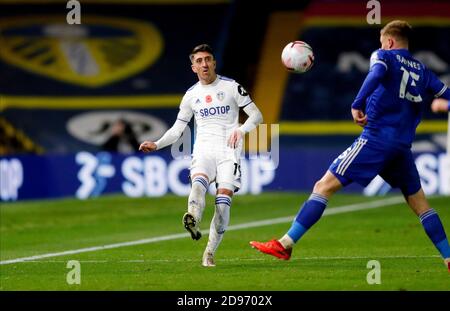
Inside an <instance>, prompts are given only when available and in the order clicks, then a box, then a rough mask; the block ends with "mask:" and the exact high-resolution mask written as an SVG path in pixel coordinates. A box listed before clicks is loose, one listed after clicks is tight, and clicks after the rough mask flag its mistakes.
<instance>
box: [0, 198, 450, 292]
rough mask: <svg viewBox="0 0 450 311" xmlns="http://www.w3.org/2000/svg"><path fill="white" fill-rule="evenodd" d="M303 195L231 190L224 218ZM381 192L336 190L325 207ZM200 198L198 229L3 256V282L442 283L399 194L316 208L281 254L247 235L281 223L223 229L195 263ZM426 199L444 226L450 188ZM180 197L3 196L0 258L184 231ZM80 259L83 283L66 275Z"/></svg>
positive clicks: (446, 281) (283, 212)
mask: <svg viewBox="0 0 450 311" xmlns="http://www.w3.org/2000/svg"><path fill="white" fill-rule="evenodd" d="M305 198H307V195H306V194H296V193H295V194H294V193H266V194H262V195H258V196H236V197H235V198H234V199H233V206H232V209H231V223H230V225H233V226H234V225H239V224H246V223H249V222H254V221H259V220H270V219H274V218H279V217H286V216H294V215H295V214H296V213H297V211H298V209H299V206H300V204H301V203H302V202H303V200H305ZM381 199H382V198H367V197H363V196H359V195H343V194H341V195H337V196H335V197H334V198H333V199H332V201H331V202H330V204H329V207H328V209H329V210H331V209H333V208H336V207H340V206H344V205H349V204H354V203H363V204H365V203H366V202H368V201H370V200H381ZM213 202H214V201H213V197H212V196H208V199H207V207H206V211H205V215H204V219H203V222H202V232H203V233H204V236H203V238H202V239H201V240H199V241H192V240H191V239H190V238H189V237H187V236H186V237H182V238H177V239H169V240H165V241H159V242H154V243H147V244H141V245H132V246H123V247H117V248H111V249H104V250H96V251H92V252H83V253H77V254H69V255H65V256H55V257H48V258H43V259H38V260H33V261H27V262H18V263H12V264H2V265H0V290H158V291H159V290H161V291H163V290H182V291H186V290H188V291H190V290H196V291H198V290H258V291H259V290H261V291H264V290H276V291H278V290H287V291H300V290H370V291H372V290H447V291H448V290H450V277H449V276H450V275H449V273H448V272H447V269H446V268H445V266H444V264H443V261H442V259H441V258H440V257H439V254H438V252H437V250H436V249H435V248H434V246H433V245H432V243H431V242H430V241H429V240H428V237H427V236H426V235H425V233H424V231H423V228H422V226H421V224H420V221H419V219H418V218H417V217H416V216H415V215H414V214H413V213H412V211H411V210H410V209H409V208H408V207H407V206H406V204H404V203H401V204H394V205H389V206H383V207H379V208H374V209H365V210H359V211H351V212H346V213H341V214H335V215H327V216H325V217H323V218H322V219H321V220H320V221H319V223H317V224H316V226H314V227H313V228H312V229H311V230H310V231H309V232H308V233H307V234H306V235H305V236H304V237H303V239H302V240H301V241H300V242H299V243H298V244H297V245H296V247H295V249H294V251H293V256H292V258H291V260H289V261H281V260H278V259H276V258H273V257H271V256H267V255H264V254H261V253H259V252H258V251H256V250H254V249H252V248H251V247H250V246H249V244H248V243H249V241H250V240H268V239H271V238H278V237H280V236H281V235H282V234H284V233H285V232H286V231H287V229H288V228H289V226H290V223H289V222H285V223H278V224H271V225H270V224H269V225H264V226H258V227H250V228H247V227H246V226H244V227H243V228H241V229H236V230H231V231H228V232H227V233H226V234H225V237H224V240H223V242H222V244H221V245H220V247H219V250H218V251H217V254H216V264H217V266H216V267H214V268H204V267H202V266H201V256H202V253H203V250H204V248H205V245H206V242H207V235H206V233H207V232H208V230H209V222H210V220H211V218H212V213H213ZM430 203H431V205H432V206H433V207H434V209H435V210H436V211H437V212H438V213H439V215H440V217H441V219H442V221H443V223H444V227H445V228H446V231H447V233H450V204H449V198H448V197H434V198H431V199H430ZM185 209H186V198H184V197H176V196H165V197H162V198H139V199H131V198H126V197H123V196H106V197H102V198H97V199H89V200H85V201H79V200H72V199H70V200H69V199H65V200H54V201H34V202H24V203H8V204H4V203H2V205H1V207H0V260H1V261H5V260H11V259H15V258H22V257H30V256H36V255H43V254H49V253H58V252H63V251H69V250H78V249H81V248H87V247H94V246H101V245H109V244H115V243H121V242H129V241H136V240H140V239H146V238H152V237H161V236H167V235H173V234H184V233H185V231H184V228H183V226H182V224H181V218H182V215H183V213H184V212H185ZM69 260H78V261H79V262H80V267H81V274H80V275H81V284H79V285H78V284H72V285H69V284H68V283H67V282H66V277H67V274H68V273H69V272H70V271H71V269H69V268H67V266H66V265H67V262H68V261H69ZM369 260H378V261H379V263H380V266H381V284H374V285H370V284H368V283H367V274H368V273H369V272H370V271H371V269H369V268H367V263H368V261H369Z"/></svg>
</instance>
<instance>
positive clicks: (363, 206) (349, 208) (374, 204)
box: [0, 197, 404, 265]
mask: <svg viewBox="0 0 450 311" xmlns="http://www.w3.org/2000/svg"><path fill="white" fill-rule="evenodd" d="M402 202H404V198H403V197H392V198H389V199H383V200H378V201H371V202H365V203H358V204H351V205H344V206H340V207H334V208H330V209H327V210H325V212H324V213H323V216H328V215H335V214H342V213H348V212H355V211H360V210H367V209H373V208H378V207H383V206H389V205H394V204H398V203H402ZM294 217H295V216H288V217H280V218H273V219H267V220H260V221H252V222H247V223H243V224H239V225H233V226H229V227H228V229H227V231H233V230H241V229H248V228H255V227H263V226H270V225H274V224H281V223H287V222H292V221H293V220H294ZM189 236H190V235H189V234H187V233H178V234H170V235H164V236H159V237H154V238H148V239H141V240H135V241H129V242H121V243H114V244H107V245H100V246H92V247H86V248H80V249H74V250H68V251H63V252H58V253H49V254H42V255H36V256H30V257H22V258H15V259H9V260H3V261H0V265H7V264H13V263H19V262H25V261H32V260H39V259H44V258H50V257H59V256H66V255H74V254H80V253H87V252H95V251H100V250H105V249H113V248H119V247H125V246H134V245H142V244H150V243H156V242H161V241H168V240H176V239H181V238H185V237H189Z"/></svg>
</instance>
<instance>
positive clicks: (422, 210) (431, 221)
mask: <svg viewBox="0 0 450 311" xmlns="http://www.w3.org/2000/svg"><path fill="white" fill-rule="evenodd" d="M407 202H408V204H409V206H410V207H411V209H412V210H413V211H414V212H415V213H416V214H417V215H418V216H419V218H420V222H421V223H422V226H423V228H424V230H425V232H426V234H427V235H428V237H429V238H430V240H431V242H433V244H434V246H435V247H436V248H437V250H438V251H439V253H440V254H441V256H442V258H443V259H444V263H445V265H446V267H447V269H448V271H449V272H450V246H449V244H448V240H447V235H446V234H445V230H444V226H443V225H442V222H441V219H440V218H439V215H438V214H437V212H436V211H435V210H434V209H432V208H430V207H429V205H428V202H427V200H426V198H425V194H424V192H423V190H422V189H420V190H419V191H418V192H417V193H415V194H413V195H410V196H407Z"/></svg>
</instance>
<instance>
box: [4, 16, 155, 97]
mask: <svg viewBox="0 0 450 311" xmlns="http://www.w3.org/2000/svg"><path fill="white" fill-rule="evenodd" d="M0 46H1V47H2V48H1V49H0V57H1V58H2V60H3V61H4V62H6V63H8V64H10V65H13V66H17V67H19V68H22V69H24V70H26V71H31V72H33V73H35V74H39V75H42V76H46V77H50V78H53V79H56V80H59V81H63V82H66V83H71V84H76V85H81V86H85V87H92V88H94V87H100V86H103V85H107V84H110V83H112V82H116V81H120V80H123V79H125V78H128V77H130V76H132V75H133V74H135V73H137V72H139V71H141V70H143V69H145V68H147V67H148V66H149V65H151V64H152V63H155V61H156V60H157V59H158V58H159V56H160V55H161V52H162V47H163V39H162V36H161V34H160V33H159V31H158V30H157V29H156V28H155V27H154V26H153V25H152V24H150V23H148V22H145V21H137V20H129V19H125V18H111V17H101V16H83V23H82V24H80V25H68V24H67V23H66V19H65V16H57V15H49V16H32V17H29V18H27V19H23V18H21V19H19V18H2V19H1V20H0Z"/></svg>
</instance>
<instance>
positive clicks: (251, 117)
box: [228, 102, 263, 148]
mask: <svg viewBox="0 0 450 311" xmlns="http://www.w3.org/2000/svg"><path fill="white" fill-rule="evenodd" d="M243 110H244V112H245V113H246V114H247V116H248V118H247V120H245V122H244V124H242V125H241V126H240V127H238V128H237V129H236V130H235V131H234V132H233V133H232V134H231V135H230V138H229V139H228V146H230V147H231V148H236V146H237V144H238V142H239V141H240V140H241V138H242V137H244V136H245V134H247V133H248V132H250V131H251V130H253V129H255V128H256V127H257V126H258V125H259V124H260V123H261V122H262V121H263V116H262V113H261V111H259V109H258V107H257V106H256V105H255V103H253V102H251V103H250V104H248V105H247V106H245V107H244V109H243Z"/></svg>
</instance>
